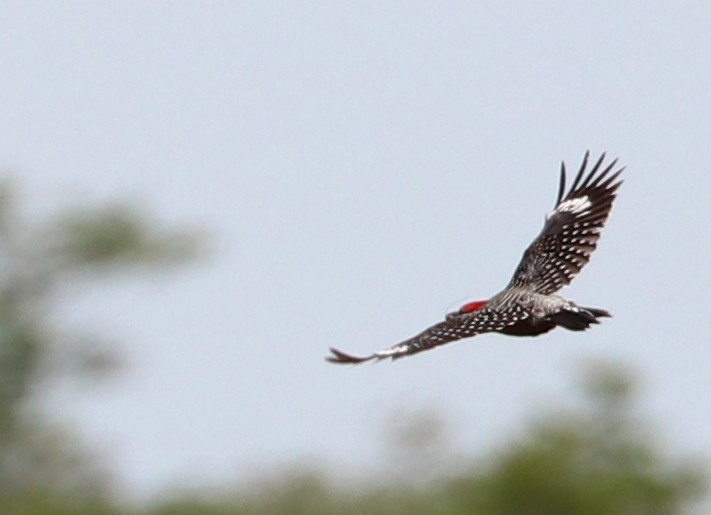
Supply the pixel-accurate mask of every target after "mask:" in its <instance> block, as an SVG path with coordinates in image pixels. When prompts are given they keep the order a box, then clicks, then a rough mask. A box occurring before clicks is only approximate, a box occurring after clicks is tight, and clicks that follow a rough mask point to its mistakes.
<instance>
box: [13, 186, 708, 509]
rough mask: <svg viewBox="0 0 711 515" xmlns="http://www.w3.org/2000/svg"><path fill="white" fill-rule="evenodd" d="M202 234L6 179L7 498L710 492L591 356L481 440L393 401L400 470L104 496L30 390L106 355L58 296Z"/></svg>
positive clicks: (329, 498) (660, 504)
mask: <svg viewBox="0 0 711 515" xmlns="http://www.w3.org/2000/svg"><path fill="white" fill-rule="evenodd" d="M198 241H199V239H198V238H196V236H195V235H194V234H192V233H187V232H184V231H169V230H166V229H164V228H160V227H158V226H157V224H156V223H155V222H154V221H152V220H150V218H149V217H146V216H145V215H141V214H140V213H138V212H137V211H136V210H135V209H134V208H132V207H131V206H129V205H116V204H114V205H108V206H98V207H89V208H83V209H78V208H74V209H71V210H67V211H63V212H60V213H57V214H56V215H55V216H54V217H52V218H51V219H49V220H46V221H44V222H37V223H36V224H28V223H26V221H25V220H23V219H22V218H21V217H20V216H19V213H18V209H17V206H16V205H15V196H14V195H13V192H12V191H11V189H10V188H9V187H7V186H1V187H0V513H2V514H3V515H5V514H9V515H43V514H50V515H69V514H72V515H74V514H96V515H113V514H119V513H136V514H145V515H193V514H197V515H199V514H205V515H227V514H234V515H282V514H284V515H286V514H288V515H360V514H364V513H372V514H383V515H429V514H440V515H463V514H470V515H676V514H684V513H691V511H690V510H691V509H692V508H693V507H694V502H697V501H698V500H700V499H702V498H703V496H704V495H705V493H706V490H707V479H706V476H705V475H704V473H703V469H702V467H701V466H699V465H698V464H696V463H693V462H690V461H685V460H681V459H679V458H677V457H675V456H673V455H670V454H668V453H666V452H664V450H663V449H662V448H661V446H660V445H659V443H658V441H657V439H656V437H657V434H656V432H655V431H654V430H653V429H652V428H651V427H650V425H649V424H648V423H645V420H644V419H643V418H642V417H641V416H640V415H639V414H638V413H637V404H636V384H635V382H634V381H633V380H632V379H631V377H630V375H629V373H628V372H627V371H625V370H621V369H619V368H616V367H614V366H612V365H609V364H602V365H601V364H595V365H591V366H590V367H588V368H587V369H586V370H585V371H584V372H583V373H582V374H581V384H580V388H579V391H580V397H581V403H580V405H579V406H578V407H577V408H570V407H568V408H565V409H562V408H561V409H557V410H553V409H544V410H539V412H538V413H537V414H536V415H535V416H534V417H533V418H532V419H531V420H529V421H528V422H525V423H524V424H522V425H521V427H520V428H519V431H517V433H516V434H515V435H513V436H511V437H509V439H507V440H505V441H502V442H498V444H495V445H494V446H493V447H492V448H490V450H489V451H488V452H487V453H485V454H484V455H483V456H477V457H466V456H462V455H461V453H460V452H458V451H457V449H452V448H451V445H450V443H449V439H448V438H447V435H446V432H445V424H444V420H442V418H441V417H440V418H438V417H439V416H438V415H437V414H436V412H430V411H425V412H422V413H419V414H415V415H414V416H412V417H410V418H406V420H405V421H404V422H403V419H402V417H401V416H398V417H396V418H395V417H394V418H393V423H392V424H391V425H390V426H389V428H388V430H386V431H385V434H384V442H385V445H386V446H388V447H389V448H393V449H394V451H393V453H392V457H393V461H394V462H397V463H396V464H397V471H396V472H392V471H390V472H384V473H380V474H378V475H376V476H375V477H370V478H367V479H366V480H360V481H356V480H354V481H353V482H352V483H351V484H350V485H349V486H345V485H344V482H343V480H340V481H336V480H334V479H332V478H330V477H329V474H328V473H327V472H326V471H320V472H313V471H305V472H304V471H302V472H298V471H297V472H294V471H281V472H278V471H277V472H276V473H275V475H274V476H273V477H271V478H261V479H258V480H255V481H254V482H253V484H252V485H251V486H250V487H241V488H235V489H234V490H233V491H225V490H221V491H218V492H215V491H213V492H207V491H205V492H199V493H187V492H183V493H178V494H177V495H175V496H172V497H167V496H162V497H161V498H159V499H157V500H155V501H154V502H152V503H149V504H148V505H147V506H144V507H142V508H138V509H136V508H134V509H129V508H127V507H126V505H125V504H123V503H122V502H121V499H115V498H113V497H112V494H113V493H112V491H111V489H110V488H109V484H110V478H111V475H110V471H107V470H105V469H104V468H103V466H102V463H101V461H100V460H98V459H96V457H94V456H92V455H91V453H90V452H89V450H87V449H85V448H83V447H82V445H81V442H79V441H77V439H76V437H75V435H73V434H72V433H71V432H70V431H68V430H67V429H66V428H62V427H56V426H55V425H53V423H52V422H51V421H50V420H48V419H47V418H46V417H44V416H43V413H42V409H41V403H38V400H40V398H41V395H42V392H43V391H44V390H43V387H44V386H45V385H47V384H51V381H52V380H53V379H54V378H56V377H58V376H62V375H67V374H69V375H72V376H75V375H77V374H86V373H87V372H90V373H89V374H87V377H88V378H89V379H92V380H93V379H95V378H97V377H101V376H102V375H103V374H105V373H107V372H108V371H110V370H111V368H112V363H114V362H115V361H114V359H113V358H112V356H111V352H110V349H108V348H106V347H104V346H101V345H99V344H97V345H96V346H93V347H92V346H89V348H88V349H87V345H85V344H84V343H83V342H84V340H85V339H84V338H83V336H82V335H79V334H76V333H75V332H72V331H69V332H67V331H65V330H64V329H63V328H61V327H59V326H58V325H57V323H56V320H55V318H56V317H55V314H56V307H57V303H58V302H60V301H61V300H62V299H65V298H66V297H67V296H68V295H79V294H81V292H82V288H83V287H88V286H91V285H95V286H97V287H100V286H101V284H102V281H104V280H105V279H106V277H107V275H106V273H105V272H106V271H109V270H110V271H112V272H113V275H120V274H121V273H125V272H130V271H134V270H137V269H145V268H146V267H152V268H154V269H160V268H162V267H165V266H167V265H174V264H180V263H184V262H185V261H187V260H189V259H190V258H192V257H194V256H195V253H196V250H197V249H198V248H199V246H198ZM113 275H112V276H113ZM78 284H79V285H81V286H82V288H77V285H78ZM99 336H100V335H99ZM95 341H97V342H100V341H101V340H100V338H97V340H95Z"/></svg>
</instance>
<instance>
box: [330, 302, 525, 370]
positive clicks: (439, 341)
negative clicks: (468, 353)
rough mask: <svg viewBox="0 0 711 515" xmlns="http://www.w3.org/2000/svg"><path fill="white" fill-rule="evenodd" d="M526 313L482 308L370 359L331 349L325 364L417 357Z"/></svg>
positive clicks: (451, 317) (501, 326)
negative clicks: (426, 351)
mask: <svg viewBox="0 0 711 515" xmlns="http://www.w3.org/2000/svg"><path fill="white" fill-rule="evenodd" d="M527 316H528V313H526V312H525V311H523V309H522V308H521V306H520V305H514V306H512V307H511V308H509V309H507V310H500V309H496V310H495V309H489V308H486V307H484V308H482V309H479V310H478V311H475V312H473V313H454V314H451V315H449V316H448V317H447V319H446V320H444V321H443V322H439V323H437V324H435V325H433V326H431V327H428V328H427V329H425V330H424V331H422V332H421V333H420V334H418V335H417V336H414V337H412V338H410V339H409V340H405V341H404V342H402V343H399V344H397V345H395V346H393V347H391V348H389V349H386V350H382V351H379V352H374V353H373V354H371V355H370V356H364V357H358V356H352V355H350V354H346V353H345V352H342V351H340V350H338V349H334V348H333V347H331V349H330V350H331V354H332V355H331V356H328V357H327V358H326V361H330V362H331V363H339V364H351V365H357V364H358V363H363V362H365V361H371V360H377V361H380V360H383V359H388V358H390V359H393V360H395V359H398V358H402V357H404V356H409V355H410V354H417V353H418V352H422V351H425V350H429V349H433V348H435V347H438V346H440V345H444V344H445V343H449V342H453V341H456V340H461V339H462V338H470V337H472V336H476V335H477V334H481V333H489V332H495V331H501V330H502V329H505V328H506V327H507V326H510V325H513V324H515V323H516V322H517V321H518V320H521V319H523V318H526V317H527Z"/></svg>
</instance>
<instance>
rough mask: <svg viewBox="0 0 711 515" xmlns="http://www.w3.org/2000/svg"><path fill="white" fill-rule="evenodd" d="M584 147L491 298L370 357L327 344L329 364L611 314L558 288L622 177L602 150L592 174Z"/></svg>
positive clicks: (594, 237)
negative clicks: (576, 169)
mask: <svg viewBox="0 0 711 515" xmlns="http://www.w3.org/2000/svg"><path fill="white" fill-rule="evenodd" d="M588 158H589V152H588V153H586V154H585V159H584V160H583V164H582V166H581V167H580V170H579V172H578V174H577V176H576V177H575V180H574V182H573V184H572V186H571V187H570V190H569V191H568V193H567V194H566V193H565V183H566V174H565V165H563V166H562V169H561V179H560V187H559V191H558V199H557V201H556V205H555V208H554V209H553V211H552V212H551V213H550V214H549V215H548V216H547V217H546V223H545V225H544V227H543V230H542V231H541V234H540V235H539V236H538V237H537V238H536V239H535V240H534V241H533V243H531V245H530V246H529V247H528V248H527V249H526V251H525V252H524V255H523V258H522V259H521V262H520V263H519V265H518V267H517V268H516V271H515V272H514V274H513V277H512V278H511V282H510V283H509V284H508V285H507V286H506V288H504V289H503V290H502V291H501V292H499V293H497V294H496V295H494V296H493V297H491V298H490V299H489V300H486V301H475V302H469V303H467V304H465V305H463V306H462V307H461V308H460V309H459V310H457V311H455V312H454V313H450V314H449V315H447V317H446V319H445V320H443V321H442V322H439V323H437V324H435V325H433V326H431V327H428V328H427V329H425V330H424V331H423V332H421V333H420V334H418V335H416V336H414V337H412V338H410V339H408V340H405V341H404V342H402V343H400V344H398V345H395V346H394V347H391V348H389V349H386V350H383V351H379V352H375V353H373V354H371V355H370V356H366V357H356V356H351V355H349V354H346V353H344V352H341V351H339V350H337V349H334V348H331V353H332V356H329V357H328V358H327V360H328V361H330V362H332V363H346V364H348V363H350V364H357V363H362V362H364V361H370V360H382V359H386V358H391V359H397V358H401V357H403V356H407V355H410V354H415V353H417V352H421V351H424V350H428V349H431V348H434V347H437V346H439V345H444V344H446V343H449V342H452V341H456V340H460V339H462V338H469V337H472V336H476V335H477V334H481V333H487V332H499V333H502V334H506V335H510V336H537V335H539V334H543V333H546V332H548V331H550V330H552V329H554V328H555V327H557V326H561V327H564V328H566V329H569V330H571V331H582V330H585V329H587V328H588V327H590V325H591V324H597V323H599V321H598V318H601V317H609V316H610V314H609V313H608V312H607V311H605V310H603V309H598V308H586V307H581V306H578V305H577V304H575V303H574V302H572V301H569V300H566V299H564V298H563V297H560V296H558V295H555V292H557V291H558V290H560V289H561V288H562V287H563V286H565V285H567V284H569V283H570V281H571V280H572V279H573V277H575V275H576V274H577V273H578V272H579V271H580V270H581V269H582V268H583V266H585V264H586V263H587V262H588V261H589V259H590V254H591V253H592V251H593V250H595V248H596V246H597V241H598V239H599V238H600V231H601V229H602V228H603V226H604V225H605V222H606V221H607V218H608V216H609V214H610V210H611V208H612V203H613V201H614V199H615V192H616V191H617V189H618V188H619V186H620V184H622V181H617V182H616V180H617V178H618V176H619V175H620V173H621V172H622V169H619V170H617V171H615V172H613V173H610V172H612V170H613V168H614V167H615V164H616V162H617V160H615V161H613V162H612V163H611V164H609V165H608V166H606V167H605V168H604V169H603V168H602V163H603V161H604V158H605V154H603V155H602V156H601V157H600V159H599V160H598V161H597V162H596V163H595V165H594V166H593V168H592V169H591V170H590V172H589V173H587V174H586V168H587V163H588Z"/></svg>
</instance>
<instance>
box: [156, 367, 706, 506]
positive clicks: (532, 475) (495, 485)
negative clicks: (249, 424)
mask: <svg viewBox="0 0 711 515" xmlns="http://www.w3.org/2000/svg"><path fill="white" fill-rule="evenodd" d="M635 386H636V385H635V382H634V381H633V380H632V378H631V377H630V375H629V373H628V372H627V371H625V370H623V369H621V368H618V367H616V366H613V365H611V364H599V363H597V364H591V365H590V366H589V367H588V368H587V369H586V370H585V372H584V373H583V374H582V377H581V384H580V391H581V397H582V401H583V402H582V405H581V406H580V407H579V408H577V409H572V408H568V409H560V410H549V411H544V412H542V413H538V414H537V415H536V416H535V417H534V418H533V420H530V421H528V422H527V423H525V424H523V427H522V431H521V432H520V433H519V434H518V436H514V437H511V438H510V439H509V440H507V441H504V442H502V443H500V445H498V446H496V447H495V448H493V449H491V450H490V451H489V452H488V453H487V454H486V455H485V456H483V457H478V458H477V457H468V458H464V462H463V463H462V458H461V457H460V458H459V459H458V460H456V463H455V462H450V463H449V470H450V472H448V473H439V474H438V475H437V476H435V477H434V478H431V479H427V480H424V481H421V480H418V478H417V475H416V474H413V476H415V477H414V478H413V479H410V480H408V479H407V478H404V477H400V478H397V477H392V476H385V477H379V478H377V481H373V480H372V478H371V480H369V481H368V482H367V483H365V484H361V485H359V486H356V487H353V488H349V489H344V488H343V487H339V486H335V484H334V483H332V482H330V481H329V480H328V478H327V477H326V476H324V475H319V474H316V473H296V474H284V475H283V476H282V477H281V478H279V479H277V480H272V481H265V482H264V484H263V487H262V488H261V489H260V488H257V489H256V490H255V489H252V490H250V491H249V492H244V491H242V492H238V493H237V494H236V495H234V496H232V497H230V496H226V497H225V498H222V499H218V500H216V499H215V498H214V496H213V497H212V498H208V497H205V498H202V499H201V498H200V497H199V496H197V497H191V498H183V499H182V500H181V499H177V500H174V501H173V502H166V503H165V504H163V505H162V506H159V507H155V508H154V509H153V511H151V513H155V514H160V515H168V514H186V515H187V514H188V513H202V514H211V515H223V514H224V515H226V514H235V515H282V514H284V515H286V514H300V515H301V514H303V515H306V514H309V515H327V514H331V515H356V514H362V513H377V514H384V515H430V514H433V515H437V514H439V515H464V514H468V515H676V514H683V513H691V511H692V510H693V508H694V502H695V501H699V500H700V499H702V497H703V495H704V494H705V492H706V489H707V479H706V476H705V474H704V472H703V469H702V468H701V465H700V464H699V463H695V462H692V461H688V460H681V459H679V458H675V457H673V456H670V455H668V454H666V453H665V452H663V450H662V449H660V446H659V445H658V443H657V441H656V437H655V433H654V432H653V431H652V428H651V427H649V425H648V424H645V423H644V421H643V419H642V418H641V417H640V416H639V415H637V414H636V404H635V401H636V397H635ZM413 424H414V426H415V427H412V428H409V429H407V430H406V431H405V432H406V433H410V434H416V435H417V436H418V438H417V439H416V440H417V441H418V444H417V445H416V446H412V445H411V441H410V440H411V438H409V437H407V438H405V441H403V442H402V443H403V444H404V446H405V450H407V449H409V452H413V453H415V454H416V453H417V452H418V451H417V448H418V447H419V446H420V445H422V444H423V442H422V441H421V436H422V435H426V434H429V435H431V437H432V438H433V439H438V438H441V437H442V435H438V434H437V431H433V430H432V428H433V427H436V426H437V424H433V421H432V419H431V416H426V417H424V418H422V417H419V416H418V417H415V418H414V419H413ZM421 424H425V426H426V427H424V428H422V431H419V432H418V427H417V426H419V425H421ZM400 425H401V424H400ZM423 447H424V448H425V449H427V448H431V447H430V446H428V445H427V443H426V442H425V443H424V445H423ZM425 452H429V451H427V450H426V451H425ZM449 455H450V454H449V453H447V456H449ZM413 458H414V459H413V460H412V462H413V463H419V462H421V460H420V459H419V458H418V457H417V456H414V457H413ZM444 459H446V460H449V459H450V458H448V457H445V458H444ZM427 460H429V461H431V456H427ZM438 469H439V470H441V469H442V466H441V464H440V466H439V467H438ZM374 484H375V485H378V486H373V485H374Z"/></svg>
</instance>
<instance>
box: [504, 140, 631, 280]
mask: <svg viewBox="0 0 711 515" xmlns="http://www.w3.org/2000/svg"><path fill="white" fill-rule="evenodd" d="M605 157H606V155H605V153H604V152H603V153H602V155H601V156H600V158H599V159H598V160H597V162H595V164H594V165H593V167H592V169H591V170H590V171H589V172H587V173H586V170H587V167H588V162H589V158H590V151H589V150H588V151H587V152H586V153H585V157H584V158H583V162H582V164H581V166H580V169H579V170H578V173H577V174H576V176H575V179H574V180H573V183H572V185H571V186H570V189H569V190H568V192H567V193H566V169H565V163H564V162H563V163H562V164H561V171H560V182H559V184H558V196H557V198H556V203H555V207H554V209H553V212H552V213H550V215H548V217H547V218H546V223H545V225H544V227H543V230H542V231H541V233H540V234H539V235H538V237H537V238H536V239H535V240H534V241H533V243H531V244H530V245H529V247H528V248H527V249H526V251H525V252H524V254H523V257H522V258H521V262H520V263H519V265H518V266H517V268H516V271H515V272H514V274H513V277H512V279H511V282H510V283H509V286H513V287H520V288H528V289H530V290H532V291H534V292H536V293H541V294H550V293H554V292H555V291H557V290H559V289H560V288H562V287H563V286H565V285H567V284H570V282H571V281H572V279H573V278H574V277H575V276H576V275H577V273H578V272H580V270H582V268H583V267H584V266H585V265H586V264H587V263H588V262H589V261H590V255H591V254H592V252H593V251H594V250H595V248H596V247H597V241H598V240H599V238H600V231H601V230H602V228H603V227H604V225H605V223H606V221H607V218H608V216H609V214H610V211H611V209H612V204H613V202H614V200H615V198H616V191H617V189H618V188H619V187H620V185H621V184H622V182H623V181H622V180H618V178H619V176H620V174H621V173H622V171H623V170H624V167H622V168H619V169H617V170H616V171H614V172H613V170H614V168H615V166H616V165H617V161H618V160H617V159H614V160H613V161H612V162H610V164H608V165H607V166H605V167H604V168H603V166H602V164H603V162H604V160H605ZM611 172H612V173H611Z"/></svg>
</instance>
